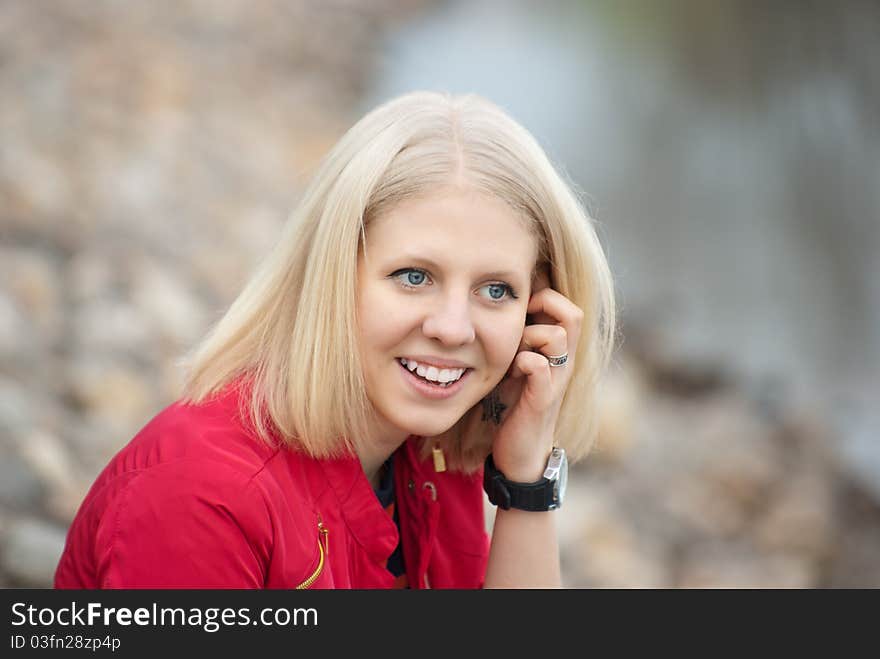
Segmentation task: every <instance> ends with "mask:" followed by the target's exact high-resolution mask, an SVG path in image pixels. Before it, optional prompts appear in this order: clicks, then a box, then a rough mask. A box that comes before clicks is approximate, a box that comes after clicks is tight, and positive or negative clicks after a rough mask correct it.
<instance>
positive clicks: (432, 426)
mask: <svg viewBox="0 0 880 659" xmlns="http://www.w3.org/2000/svg"><path fill="white" fill-rule="evenodd" d="M459 418H461V417H455V418H454V419H446V420H441V419H436V418H435V419H430V420H425V421H424V422H419V421H414V420H413V419H410V420H409V422H408V423H403V424H401V426H400V427H401V428H404V429H405V430H406V432H407V434H409V435H418V436H419V437H436V436H437V435H442V434H443V433H444V432H446V431H447V430H449V429H450V428H451V427H452V426H454V425H455V424H456V423H457V422H458V420H459Z"/></svg>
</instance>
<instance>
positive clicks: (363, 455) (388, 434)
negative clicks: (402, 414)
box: [358, 423, 409, 489]
mask: <svg viewBox="0 0 880 659" xmlns="http://www.w3.org/2000/svg"><path fill="white" fill-rule="evenodd" d="M407 437H409V433H407V432H405V431H403V430H400V429H399V428H392V427H390V424H387V423H377V424H376V425H375V427H374V428H373V430H372V432H371V433H370V434H369V438H370V440H369V441H367V442H365V443H364V448H363V449H361V450H359V451H358V458H359V459H360V461H361V467H363V470H364V474H366V476H367V480H368V481H370V485H372V486H373V489H375V488H377V487H378V486H379V470H380V469H381V468H382V465H383V464H385V461H386V460H387V459H388V458H389V457H391V454H392V453H394V452H395V451H396V450H397V449H398V448H400V446H401V445H402V444H403V443H404V442H405V441H406V438H407Z"/></svg>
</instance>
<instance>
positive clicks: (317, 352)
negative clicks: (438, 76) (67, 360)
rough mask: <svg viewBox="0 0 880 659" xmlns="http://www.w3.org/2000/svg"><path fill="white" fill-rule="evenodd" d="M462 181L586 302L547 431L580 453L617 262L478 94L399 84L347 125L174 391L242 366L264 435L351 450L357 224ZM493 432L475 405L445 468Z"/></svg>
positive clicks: (314, 448)
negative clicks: (523, 229) (404, 88)
mask: <svg viewBox="0 0 880 659" xmlns="http://www.w3.org/2000/svg"><path fill="white" fill-rule="evenodd" d="M463 181H465V182H466V183H467V184H469V185H471V186H473V187H474V188H476V189H478V190H480V191H482V192H485V193H488V194H490V195H494V196H495V197H497V198H499V199H501V200H503V201H505V202H506V203H507V204H508V205H509V206H510V207H511V208H513V209H514V210H515V211H516V213H517V216H518V217H521V218H522V219H523V221H524V222H526V224H527V226H528V228H529V231H530V233H531V234H532V235H533V236H534V238H535V240H536V244H537V246H538V259H537V262H536V264H535V269H534V270H533V273H537V271H538V270H539V269H540V268H546V270H547V272H548V274H549V279H550V285H551V286H552V287H553V288H554V289H555V290H557V291H559V292H560V293H561V294H562V295H564V296H565V297H566V298H568V299H569V300H571V301H572V302H573V303H574V304H575V305H577V306H578V307H579V308H580V309H581V310H582V311H583V312H584V319H583V324H582V330H581V336H580V341H579V343H578V346H577V352H576V354H575V355H573V361H574V373H573V374H572V376H571V380H570V382H569V385H568V388H567V390H566V394H565V398H564V400H563V403H562V406H561V408H560V412H559V418H558V421H557V425H556V440H557V443H558V445H560V446H562V447H564V448H565V449H566V451H567V453H568V454H569V456H570V460H572V461H575V460H577V459H579V458H581V457H583V456H585V455H586V454H587V453H588V452H589V450H590V448H591V446H592V444H593V441H594V439H595V436H596V432H597V427H598V424H597V421H598V419H597V413H598V409H597V407H598V406H597V401H598V396H597V393H598V384H599V379H600V376H601V374H602V372H603V371H604V369H605V368H606V367H607V365H608V362H609V360H610V358H611V354H612V352H613V348H614V340H615V306H614V305H615V303H614V290H613V283H612V279H611V273H610V271H609V268H608V264H607V262H606V259H605V256H604V254H603V251H602V248H601V245H600V243H599V240H598V238H597V236H596V233H595V230H594V228H593V226H592V221H591V219H590V218H589V216H588V215H587V213H586V212H585V210H584V208H583V207H582V204H581V203H580V202H579V200H578V198H577V197H576V196H575V194H574V193H573V191H572V187H571V186H570V185H568V184H566V183H565V182H564V181H563V179H562V178H561V176H560V174H559V173H557V171H556V169H555V168H554V167H553V165H552V164H551V162H550V161H549V160H548V158H547V156H546V155H545V153H544V151H543V150H542V149H541V147H540V146H539V145H538V143H537V142H536V141H535V139H534V138H533V137H532V135H531V134H530V133H529V132H528V131H527V130H525V129H524V128H523V127H522V126H520V125H519V124H518V123H516V122H515V121H514V120H513V119H511V118H510V117H509V116H508V115H507V114H505V113H504V112H503V111H502V110H501V109H500V108H498V107H497V106H496V105H494V104H492V103H490V102H489V101H487V100H485V99H484V98H482V97H480V96H477V95H474V94H468V95H462V96H453V95H450V94H445V93H438V92H412V93H408V94H404V95H402V96H399V97H397V98H394V99H392V100H390V101H388V102H386V103H384V104H383V105H380V106H379V107H377V108H375V109H374V110H372V111H371V112H369V113H368V114H366V115H365V116H364V117H363V118H362V119H360V121H358V122H357V123H356V124H355V125H354V126H352V127H351V128H350V129H349V130H348V132H346V133H345V135H343V137H342V138H341V139H340V140H339V142H338V143H337V144H336V145H335V147H334V148H333V149H332V150H331V151H330V153H329V154H328V155H327V156H326V157H325V158H324V160H323V161H322V162H321V164H320V166H319V167H318V170H317V172H316V173H315V175H314V177H313V178H312V180H311V182H310V184H309V186H308V187H307V189H306V191H305V193H304V195H303V198H302V200H301V201H300V203H299V205H298V206H297V207H296V209H295V210H294V211H293V213H292V215H291V217H290V219H289V220H288V222H287V224H286V225H285V227H284V230H283V232H282V236H281V238H280V240H279V242H278V243H277V245H276V246H275V248H274V250H273V251H272V252H271V253H270V254H269V256H268V258H267V259H266V260H265V261H264V262H263V263H262V264H261V266H260V267H259V268H258V270H257V271H256V273H255V274H254V276H253V277H252V278H251V280H250V281H249V282H248V283H247V285H246V286H245V288H244V290H243V291H242V292H241V294H240V295H239V296H238V298H237V299H236V300H235V301H234V302H233V303H232V305H231V306H230V308H229V310H228V311H227V313H226V314H225V315H224V316H223V317H222V318H221V319H220V320H219V321H218V322H217V324H216V325H215V326H214V327H213V328H212V329H211V331H210V332H209V334H208V335H207V337H206V338H205V339H204V341H203V342H202V343H201V345H199V346H197V347H196V349H195V350H194V351H193V353H192V354H191V355H190V356H189V357H188V359H187V362H188V370H187V374H186V376H185V384H184V396H183V400H184V401H185V402H189V403H192V404H198V403H200V402H202V401H203V400H205V399H206V398H208V397H210V396H211V395H213V394H214V393H217V392H219V391H220V390H221V389H223V388H224V387H225V386H227V385H230V384H232V383H233V382H234V381H237V380H238V379H239V378H243V379H244V380H245V381H246V382H247V383H248V391H249V396H243V397H242V412H243V414H246V418H248V419H249V420H250V422H251V423H252V425H253V427H254V429H255V430H256V432H257V434H258V435H259V436H260V437H261V438H263V439H264V440H266V441H268V442H270V443H271V442H272V441H273V439H272V435H273V434H274V435H276V437H277V438H278V439H280V440H281V441H283V442H284V443H286V444H288V445H289V446H292V447H298V448H299V449H300V450H302V451H305V452H306V453H307V454H309V455H311V456H314V457H316V458H325V457H330V456H338V455H340V454H342V453H345V452H349V451H354V452H357V449H358V447H359V445H360V443H361V442H363V441H364V440H363V439H362V438H364V437H367V436H368V434H367V429H368V428H369V427H371V422H372V420H373V419H374V418H375V416H374V415H375V414H376V412H375V409H374V408H373V406H372V404H371V402H370V401H369V399H368V398H367V394H366V388H365V383H364V378H363V371H362V367H361V361H360V357H359V354H358V348H357V336H356V331H357V317H356V301H355V291H356V283H357V282H356V277H357V255H358V249H359V248H360V246H361V245H362V244H363V245H364V247H365V237H366V227H367V226H369V224H370V223H371V222H372V221H373V220H374V219H375V218H377V217H379V216H380V215H382V214H383V213H384V212H386V211H387V210H389V209H390V208H392V207H393V206H394V205H395V204H397V203H398V202H400V201H402V200H403V199H407V198H412V197H416V196H419V195H425V194H428V193H430V191H431V190H434V189H437V188H440V187H442V186H444V185H450V184H456V183H457V184H461V183H462V182H463ZM362 239H363V240H362ZM533 279H534V277H533ZM492 433H493V428H492V427H491V426H490V425H489V424H488V423H484V422H482V421H481V405H480V404H479V403H477V404H476V405H475V406H474V407H472V408H471V409H470V410H469V411H468V412H466V413H465V414H464V415H463V416H462V418H461V419H460V420H459V421H458V422H457V423H456V424H455V425H454V426H453V427H452V428H450V429H449V430H448V431H446V432H445V433H443V435H441V436H439V437H437V438H434V439H435V441H438V442H441V443H442V445H443V446H444V448H445V450H446V453H447V460H448V461H449V462H450V464H451V466H452V468H454V469H461V470H463V471H468V472H470V471H473V470H475V469H476V468H477V467H479V466H480V465H481V464H482V461H483V459H484V458H485V456H486V455H487V453H488V451H489V447H490V446H491V439H492Z"/></svg>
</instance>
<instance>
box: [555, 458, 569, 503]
mask: <svg viewBox="0 0 880 659" xmlns="http://www.w3.org/2000/svg"><path fill="white" fill-rule="evenodd" d="M567 485H568V460H567V459H566V458H565V456H564V455H563V457H562V464H561V465H560V466H559V479H558V480H557V481H556V501H557V505H558V506H561V505H562V502H563V500H564V499H565V488H566V486H567Z"/></svg>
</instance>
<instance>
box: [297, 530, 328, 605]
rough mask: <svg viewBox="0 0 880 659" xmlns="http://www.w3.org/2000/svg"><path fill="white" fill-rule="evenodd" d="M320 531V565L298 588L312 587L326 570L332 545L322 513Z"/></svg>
mask: <svg viewBox="0 0 880 659" xmlns="http://www.w3.org/2000/svg"><path fill="white" fill-rule="evenodd" d="M318 532H319V533H320V536H319V537H318V567H316V568H315V571H314V572H312V574H311V576H309V578H308V579H306V580H305V581H303V582H302V583H301V584H300V585H298V586H297V587H296V590H305V589H306V588H311V586H312V584H313V583H315V581H317V579H318V577H320V576H321V572H322V571H323V570H324V559H325V557H327V556H329V555H330V545H329V544H328V542H327V540H328V537H327V536H329V535H330V531H329V530H328V529H327V527H325V526H324V522H323V520H322V519H321V516H320V515H318Z"/></svg>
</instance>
